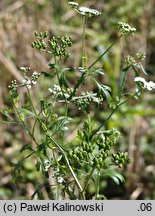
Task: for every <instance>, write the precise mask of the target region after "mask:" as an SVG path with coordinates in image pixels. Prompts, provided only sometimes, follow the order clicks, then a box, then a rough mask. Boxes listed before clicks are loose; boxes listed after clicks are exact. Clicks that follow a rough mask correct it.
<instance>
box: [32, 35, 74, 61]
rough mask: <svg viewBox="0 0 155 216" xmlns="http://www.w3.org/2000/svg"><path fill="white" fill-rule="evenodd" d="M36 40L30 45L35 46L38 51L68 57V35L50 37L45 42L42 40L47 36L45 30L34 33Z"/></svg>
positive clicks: (70, 42) (69, 41)
mask: <svg viewBox="0 0 155 216" xmlns="http://www.w3.org/2000/svg"><path fill="white" fill-rule="evenodd" d="M34 35H35V37H36V38H37V40H35V41H33V42H32V44H31V46H32V48H35V49H37V50H39V51H40V52H46V53H50V54H53V55H54V56H55V57H59V58H62V57H68V56H69V53H68V50H67V49H68V47H71V45H72V40H71V38H70V37H68V36H66V35H65V36H57V37H52V38H51V39H49V40H48V41H47V42H46V41H44V39H45V38H46V37H47V35H48V33H47V32H44V33H43V32H41V33H38V32H35V33H34Z"/></svg>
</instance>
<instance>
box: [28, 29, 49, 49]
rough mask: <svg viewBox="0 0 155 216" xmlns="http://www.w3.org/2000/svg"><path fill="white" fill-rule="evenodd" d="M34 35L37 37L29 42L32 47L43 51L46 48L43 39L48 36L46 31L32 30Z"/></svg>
mask: <svg viewBox="0 0 155 216" xmlns="http://www.w3.org/2000/svg"><path fill="white" fill-rule="evenodd" d="M34 36H35V37H36V38H37V40H35V41H33V42H32V43H31V46H32V48H35V49H37V50H40V51H45V50H46V48H47V45H46V43H45V42H44V39H45V38H46V37H47V36H48V32H47V31H46V32H34Z"/></svg>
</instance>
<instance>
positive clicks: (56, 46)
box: [0, 2, 154, 199]
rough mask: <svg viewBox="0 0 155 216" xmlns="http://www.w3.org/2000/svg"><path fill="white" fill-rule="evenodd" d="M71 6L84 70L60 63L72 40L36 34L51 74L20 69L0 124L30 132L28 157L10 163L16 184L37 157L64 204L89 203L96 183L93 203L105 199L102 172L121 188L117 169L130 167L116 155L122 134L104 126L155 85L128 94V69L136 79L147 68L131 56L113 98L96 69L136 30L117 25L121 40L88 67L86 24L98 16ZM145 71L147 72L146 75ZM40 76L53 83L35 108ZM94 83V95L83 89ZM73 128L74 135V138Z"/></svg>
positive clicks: (143, 84)
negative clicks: (78, 18)
mask: <svg viewBox="0 0 155 216" xmlns="http://www.w3.org/2000/svg"><path fill="white" fill-rule="evenodd" d="M69 5H71V6H72V8H73V9H74V10H75V11H76V12H78V14H80V15H82V17H83V21H84V22H83V34H82V39H81V40H82V54H81V59H82V65H81V66H80V67H79V66H78V67H73V68H70V67H65V68H64V67H63V66H62V64H61V63H62V61H61V60H63V59H65V58H67V57H69V52H68V48H69V47H71V45H72V40H71V37H69V36H55V37H52V38H49V39H47V37H48V33H47V32H35V33H34V35H35V37H36V40H35V41H33V42H32V44H31V46H32V48H35V49H37V50H38V51H40V52H44V53H47V54H49V56H50V58H52V60H51V62H50V63H49V64H48V66H49V72H46V71H41V72H39V73H38V72H36V71H34V72H33V73H32V75H30V76H29V73H30V72H31V69H30V68H29V67H22V68H20V70H21V72H23V74H24V79H23V80H22V82H21V83H18V82H17V81H16V80H13V81H12V83H11V85H10V86H9V88H10V96H11V99H12V105H13V106H12V109H13V110H14V111H13V113H9V112H8V111H0V112H1V114H2V115H4V117H5V118H6V119H5V121H1V122H4V123H7V124H14V123H16V124H19V126H21V125H22V126H23V130H24V132H27V133H28V134H29V136H30V138H31V141H30V142H31V143H29V144H25V145H24V146H23V147H22V148H21V153H22V154H23V153H25V152H26V154H27V155H26V156H25V157H24V158H23V159H22V160H21V161H19V163H12V166H13V167H14V169H13V180H14V181H16V182H17V181H19V179H20V176H22V168H23V166H24V164H25V161H26V160H27V159H28V158H29V159H30V158H32V157H33V159H34V158H35V162H34V166H36V170H37V171H38V172H40V173H41V174H42V176H43V177H44V178H45V179H49V178H53V179H54V182H55V187H56V188H57V190H58V191H59V198H60V199H64V198H65V193H66V194H67V195H68V197H69V198H70V199H86V198H87V197H86V191H87V188H88V185H89V184H90V182H93V184H94V185H95V188H96V191H95V198H96V199H99V198H105V197H104V196H103V195H100V194H99V190H100V177H101V176H100V175H101V173H103V176H109V177H110V178H112V179H113V180H114V181H115V183H117V184H119V183H120V182H123V181H124V178H123V176H122V175H121V174H119V173H118V172H116V171H115V169H118V168H122V167H123V166H126V165H127V164H128V163H130V159H129V158H128V153H127V152H121V151H119V150H118V149H117V150H116V146H117V143H118V142H119V138H120V132H119V131H118V130H117V129H115V128H111V129H110V130H106V124H107V123H108V122H109V121H110V119H111V117H112V116H113V115H114V114H115V112H116V111H117V110H118V108H120V107H121V106H123V105H125V104H126V103H127V102H128V101H129V100H131V99H134V98H135V96H139V94H140V93H141V92H142V90H143V88H147V89H148V90H150V89H151V90H152V89H154V83H153V82H151V81H150V82H146V81H144V80H142V79H139V80H138V81H136V80H135V81H136V84H135V87H138V88H135V89H134V92H132V91H131V92H127V93H126V92H125V84H126V77H127V73H129V72H130V71H129V69H133V71H134V73H135V77H136V78H137V77H138V78H140V77H139V69H140V70H141V69H143V67H142V65H141V63H140V61H141V60H143V58H144V55H143V54H141V53H138V54H137V55H135V57H131V56H130V57H129V56H128V58H127V59H126V62H125V64H124V67H123V69H122V70H121V72H120V77H119V83H118V85H117V86H116V89H117V92H116V93H115V94H113V89H112V88H111V84H109V85H107V84H103V80H99V76H98V75H104V76H108V75H107V74H106V75H105V73H103V69H102V68H94V65H96V63H97V62H99V61H100V60H101V59H102V57H103V56H104V55H106V53H107V52H108V51H109V50H110V49H111V48H112V47H113V46H114V45H115V44H116V43H117V42H118V41H119V40H120V39H121V38H122V37H123V36H124V35H125V36H129V35H132V34H133V33H134V32H135V31H136V29H135V28H133V27H131V26H129V24H126V23H122V22H119V23H118V24H117V26H118V28H119V30H120V32H121V35H119V36H118V38H117V40H115V41H114V42H113V43H112V44H111V45H110V46H108V47H107V49H105V50H104V52H103V53H101V54H100V55H99V56H98V58H97V59H94V61H93V62H92V63H91V64H90V66H89V67H87V62H86V49H85V40H86V38H85V30H86V23H87V22H86V19H90V18H92V17H94V16H99V15H100V12H98V11H97V10H94V9H89V8H86V7H79V6H78V4H77V3H76V2H70V3H69ZM75 58H76V56H75ZM88 60H89V57H88ZM70 71H71V72H72V73H73V74H74V77H76V72H78V73H79V74H80V75H79V78H78V79H75V83H74V84H72V82H71V80H70V79H69V78H68V77H67V73H68V72H70ZM143 72H145V71H144V70H143ZM40 75H43V76H44V78H45V79H46V78H47V79H49V80H53V79H54V85H52V84H51V85H50V86H49V88H48V95H47V91H46V93H45V95H44V97H43V98H40V100H39V103H38V104H37V105H34V103H33V100H32V92H31V90H30V89H31V87H32V86H33V85H35V84H37V82H38V80H39V78H40ZM90 80H91V82H92V83H93V87H94V88H93V90H88V91H83V90H81V88H82V87H83V85H87V83H89V81H90ZM94 83H95V85H94ZM19 88H25V90H26V94H27V101H28V102H27V103H26V102H25V104H24V103H23V104H22V101H21V100H20V99H21V98H20V96H19V95H18V89H19ZM137 89H138V90H137ZM19 102H20V103H19ZM94 104H95V105H96V106H94ZM60 108H62V109H60ZM75 110H76V111H79V110H80V112H81V113H82V115H83V119H81V125H82V126H81V125H80V129H79V128H77V124H76V122H75V118H76V117H77V116H78V112H75V113H76V114H75V116H74V111H75ZM101 110H103V111H104V113H105V114H107V116H106V118H105V119H103V120H101V123H100V124H99V125H98V121H97V114H96V112H100V111H101ZM10 119H11V120H10ZM30 120H31V121H30ZM74 127H75V133H74V134H73V135H72V130H73V128H74ZM70 135H72V136H73V138H72V140H71V141H70V140H69V139H68V137H69V136H70ZM32 161H33V160H32ZM96 173H97V174H96ZM95 182H97V183H95ZM51 187H53V185H52V186H51ZM39 188H40V187H39ZM36 193H37V194H38V198H39V199H43V195H42V193H41V192H40V193H39V189H38V188H36ZM32 197H33V196H32ZM54 198H57V197H56V194H54Z"/></svg>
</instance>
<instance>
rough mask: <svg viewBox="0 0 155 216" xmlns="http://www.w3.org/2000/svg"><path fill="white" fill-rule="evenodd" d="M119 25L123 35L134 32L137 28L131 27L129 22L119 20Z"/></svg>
mask: <svg viewBox="0 0 155 216" xmlns="http://www.w3.org/2000/svg"><path fill="white" fill-rule="evenodd" d="M117 26H118V29H119V30H120V32H121V33H122V34H123V35H129V34H132V33H134V32H136V28H133V27H131V26H130V25H129V24H127V23H123V22H118V23H117Z"/></svg>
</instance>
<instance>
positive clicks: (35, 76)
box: [8, 67, 40, 89]
mask: <svg viewBox="0 0 155 216" xmlns="http://www.w3.org/2000/svg"><path fill="white" fill-rule="evenodd" d="M23 69H24V67H23ZM24 73H25V71H24ZM39 76H40V73H38V72H36V71H34V72H33V74H32V76H31V77H28V76H27V75H24V79H23V80H22V81H21V83H17V80H13V81H11V85H9V86H8V87H9V88H10V89H17V88H18V87H22V86H25V87H27V88H28V89H30V88H31V86H32V85H35V84H37V79H38V77H39Z"/></svg>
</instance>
